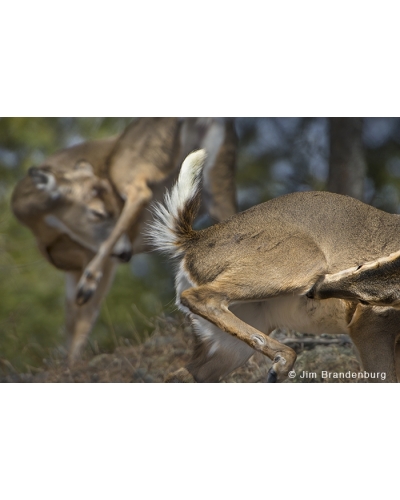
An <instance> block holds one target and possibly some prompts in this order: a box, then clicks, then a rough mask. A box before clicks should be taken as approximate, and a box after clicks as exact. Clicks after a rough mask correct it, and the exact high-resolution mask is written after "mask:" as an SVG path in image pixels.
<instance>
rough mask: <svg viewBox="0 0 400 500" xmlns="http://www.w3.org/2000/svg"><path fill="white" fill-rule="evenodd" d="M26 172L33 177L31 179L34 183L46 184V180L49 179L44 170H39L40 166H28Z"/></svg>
mask: <svg viewBox="0 0 400 500" xmlns="http://www.w3.org/2000/svg"><path fill="white" fill-rule="evenodd" d="M28 174H29V176H30V177H32V178H33V180H34V181H35V182H36V183H40V184H47V182H48V180H49V179H48V177H47V175H46V174H45V173H44V172H42V170H40V168H37V167H30V168H29V169H28Z"/></svg>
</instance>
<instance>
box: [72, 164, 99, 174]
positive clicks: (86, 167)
mask: <svg viewBox="0 0 400 500" xmlns="http://www.w3.org/2000/svg"><path fill="white" fill-rule="evenodd" d="M74 170H75V171H76V172H79V173H81V174H85V175H93V174H94V170H93V165H92V164H91V163H90V162H88V161H86V160H79V161H77V162H76V163H75V167H74Z"/></svg>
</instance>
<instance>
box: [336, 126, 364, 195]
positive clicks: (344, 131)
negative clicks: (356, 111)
mask: <svg viewBox="0 0 400 500" xmlns="http://www.w3.org/2000/svg"><path fill="white" fill-rule="evenodd" d="M362 127H363V119H362V118H330V119H329V143H330V156H329V175H328V183H327V190H328V191H332V192H333V193H339V194H347V195H349V196H352V197H353V198H358V199H359V200H364V185H365V176H366V171H367V168H366V163H365V156H364V148H363V144H362Z"/></svg>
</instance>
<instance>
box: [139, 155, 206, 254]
mask: <svg viewBox="0 0 400 500" xmlns="http://www.w3.org/2000/svg"><path fill="white" fill-rule="evenodd" d="M205 160H206V152H205V150H204V149H200V150H199V151H195V152H193V153H191V154H190V155H188V156H187V157H186V159H185V161H184V162H183V164H182V168H181V171H180V173H179V177H178V181H177V182H176V184H175V186H174V187H173V188H172V190H171V192H168V193H166V195H165V198H164V203H156V204H155V206H154V209H153V211H154V215H155V220H154V222H153V223H152V225H151V227H150V228H149V230H148V232H147V234H148V237H149V239H150V242H151V243H152V244H153V246H154V247H155V248H156V249H157V250H159V251H160V252H165V253H168V254H172V256H177V255H179V254H180V253H182V251H183V246H184V243H185V241H187V239H189V238H190V235H191V234H192V224H193V221H194V219H195V217H196V215H197V210H198V195H199V192H200V181H201V174H202V169H203V166H204V163H205Z"/></svg>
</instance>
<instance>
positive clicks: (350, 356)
mask: <svg viewBox="0 0 400 500" xmlns="http://www.w3.org/2000/svg"><path fill="white" fill-rule="evenodd" d="M273 335H274V336H275V337H276V338H277V339H278V340H280V341H284V339H285V338H288V337H291V338H292V339H293V335H295V336H296V340H297V339H298V343H297V342H296V343H294V344H292V345H291V347H293V348H294V349H295V350H296V352H297V353H298V358H297V361H296V365H295V371H296V376H295V377H294V378H292V379H288V380H287V381H286V382H287V383H291V382H295V383H299V382H324V383H325V382H328V383H329V382H364V380H363V379H360V378H358V375H357V378H346V377H345V376H343V377H342V378H332V377H330V378H327V377H326V378H324V377H323V371H326V372H328V373H329V372H330V373H344V374H345V373H348V372H349V373H356V374H358V373H359V372H360V364H359V362H358V361H357V358H356V356H355V353H354V351H353V348H352V346H351V345H350V344H348V343H343V345H329V343H328V344H326V345H311V346H310V345H309V344H307V342H309V339H310V338H311V336H306V335H301V334H298V333H293V332H285V331H277V332H274V334H273ZM328 337H329V336H324V339H325V341H327V340H328V341H329V338H328ZM312 338H315V337H312ZM331 338H332V339H334V336H332V337H331ZM307 339H308V340H307ZM192 345H193V336H192V332H191V328H190V326H189V325H187V323H186V321H185V320H184V319H183V318H182V317H177V318H160V319H159V320H157V324H156V328H155V330H154V333H153V334H152V336H151V337H150V338H148V339H147V340H146V341H145V342H143V343H142V344H140V345H135V346H132V345H126V346H120V347H118V348H117V349H116V350H115V351H114V352H113V353H101V354H96V355H93V354H91V353H90V352H89V350H87V351H86V352H85V353H84V355H83V358H82V360H80V361H79V362H78V363H76V365H75V366H74V367H73V368H72V369H69V368H68V366H67V363H66V360H65V357H64V356H62V355H61V354H57V353H55V354H54V356H52V357H51V359H49V360H46V366H44V367H43V368H41V369H38V370H37V372H35V373H32V372H31V373H13V372H11V371H9V372H8V373H6V374H4V375H0V382H36V383H42V382H64V383H65V382H92V383H93V382H116V383H119V382H133V383H160V382H163V381H164V379H165V377H166V376H167V375H168V374H170V373H171V372H173V371H175V370H177V369H179V368H181V367H183V366H184V365H185V364H186V363H187V362H188V361H189V358H190V353H191V352H192ZM270 366H271V361H270V360H269V359H268V358H266V357H265V356H263V355H262V354H259V353H256V354H255V355H254V356H252V357H251V358H250V360H249V361H248V362H247V363H246V364H245V365H243V366H242V367H241V368H239V369H237V370H235V371H234V372H233V373H232V374H231V375H229V377H227V378H226V379H225V380H224V382H227V383H231V382H234V383H246V382H247V383H248V382H250V383H259V382H265V380H266V377H267V373H268V370H269V368H270ZM314 373H315V375H312V374H314ZM302 375H303V377H302Z"/></svg>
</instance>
